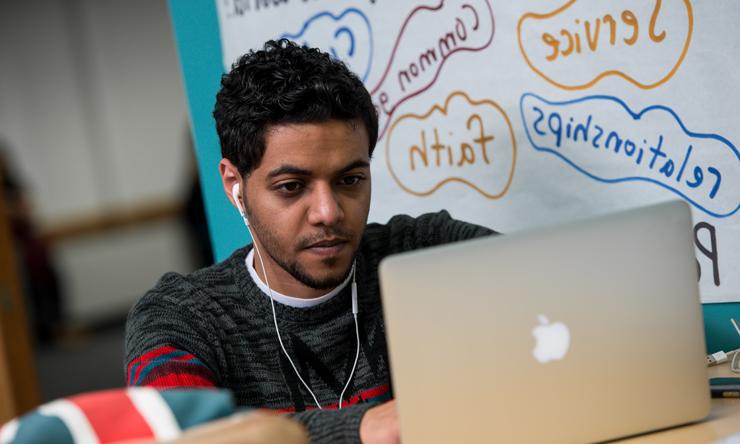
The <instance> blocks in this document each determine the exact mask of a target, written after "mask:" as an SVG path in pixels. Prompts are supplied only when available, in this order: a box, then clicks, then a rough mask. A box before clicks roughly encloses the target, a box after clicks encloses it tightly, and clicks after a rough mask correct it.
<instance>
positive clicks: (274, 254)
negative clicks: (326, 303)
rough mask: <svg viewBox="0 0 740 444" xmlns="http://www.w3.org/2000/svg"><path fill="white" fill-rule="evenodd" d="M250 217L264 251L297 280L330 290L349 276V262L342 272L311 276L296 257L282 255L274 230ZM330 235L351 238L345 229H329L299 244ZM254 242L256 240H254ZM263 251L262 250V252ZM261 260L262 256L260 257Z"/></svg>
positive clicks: (330, 260) (334, 260)
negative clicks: (289, 257) (290, 257)
mask: <svg viewBox="0 0 740 444" xmlns="http://www.w3.org/2000/svg"><path fill="white" fill-rule="evenodd" d="M248 217H249V225H250V227H251V233H252V234H253V237H254V233H255V232H259V240H260V244H261V245H262V246H263V247H264V250H265V251H263V252H264V253H267V254H268V255H269V256H270V258H272V260H273V261H274V262H275V263H276V264H278V266H280V268H282V269H283V270H285V271H287V272H288V273H289V274H290V275H291V276H293V278H294V279H295V280H297V281H298V282H300V283H302V284H303V285H305V286H307V287H310V288H313V289H314V290H330V289H333V288H335V287H336V286H338V285H339V284H341V283H342V282H344V280H345V279H346V278H347V275H348V274H349V272H350V269H351V268H352V264H351V263H350V264H348V265H347V268H346V269H345V270H343V271H342V272H341V273H337V274H335V275H330V276H324V277H316V276H311V275H310V274H309V273H308V271H306V270H305V268H304V267H302V266H301V264H300V263H298V261H297V260H295V259H292V260H291V259H288V258H287V257H282V256H281V255H280V253H284V252H281V251H280V248H279V246H278V241H277V239H276V238H275V236H273V234H272V232H271V231H270V230H269V229H267V228H266V227H265V226H264V225H262V223H261V222H260V221H259V220H258V219H255V218H254V217H253V216H252V215H251V214H248ZM329 236H336V237H341V238H343V239H347V240H349V239H350V238H351V235H350V234H349V233H347V232H345V231H342V230H336V229H335V230H329V229H327V230H326V231H325V233H324V234H322V235H320V236H315V237H312V238H310V239H302V240H301V241H300V242H299V243H298V245H299V247H301V246H306V247H307V246H308V245H310V244H311V243H313V242H316V241H319V240H321V239H323V238H325V237H329ZM252 242H254V240H252ZM261 253H262V252H261ZM353 255H354V253H353ZM260 260H262V259H261V257H260ZM338 260H339V259H338V258H336V257H330V258H325V259H323V260H322V262H323V263H324V264H326V265H328V266H332V265H334V264H335V263H337V261H338Z"/></svg>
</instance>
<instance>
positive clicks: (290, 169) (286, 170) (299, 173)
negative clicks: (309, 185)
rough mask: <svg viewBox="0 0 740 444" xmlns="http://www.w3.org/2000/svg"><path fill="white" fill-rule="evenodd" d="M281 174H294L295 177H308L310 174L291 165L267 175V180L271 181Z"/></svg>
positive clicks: (281, 167) (283, 166) (276, 169)
mask: <svg viewBox="0 0 740 444" xmlns="http://www.w3.org/2000/svg"><path fill="white" fill-rule="evenodd" d="M283 174H294V175H296V176H310V175H311V172H310V171H308V170H304V169H303V168H298V167H296V166H292V165H282V166H280V167H278V168H275V169H274V170H272V171H270V172H269V173H267V178H268V179H272V178H275V177H277V176H282V175H283Z"/></svg>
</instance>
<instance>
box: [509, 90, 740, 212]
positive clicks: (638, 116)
mask: <svg viewBox="0 0 740 444" xmlns="http://www.w3.org/2000/svg"><path fill="white" fill-rule="evenodd" d="M526 97H533V98H535V99H536V100H539V101H541V102H543V103H546V104H548V105H550V106H562V105H571V104H573V103H579V102H586V101H588V100H607V101H611V102H616V103H617V104H619V105H620V106H621V107H622V108H624V110H625V111H626V112H627V114H629V116H630V117H631V118H632V119H633V120H640V119H642V116H643V115H645V114H647V113H648V112H650V111H653V110H658V111H664V112H667V113H668V114H670V115H671V116H672V117H673V118H674V119H675V120H676V122H677V123H678V125H679V126H680V127H681V130H683V132H684V134H686V135H687V136H691V137H694V138H697V139H713V140H717V141H719V142H721V143H723V144H724V145H726V146H727V147H728V148H729V149H730V151H732V152H733V153H734V154H735V157H737V159H738V161H740V151H738V149H737V148H736V147H735V145H733V144H732V142H730V141H729V140H727V139H726V138H725V137H723V136H720V135H719V134H713V133H696V132H693V131H690V130H689V129H688V128H686V125H684V123H683V121H682V120H681V118H680V117H679V116H678V114H676V112H675V111H673V110H672V109H671V108H668V107H667V106H664V105H652V106H648V107H645V108H643V109H642V110H641V111H639V112H635V111H632V109H631V108H630V107H629V106H628V105H627V104H626V103H624V102H623V101H622V100H621V99H619V98H618V97H614V96H609V95H604V94H599V95H593V96H585V97H581V98H578V99H571V100H564V101H562V102H556V101H550V100H547V99H545V98H544V97H540V96H538V95H537V94H534V93H531V92H525V93H524V94H522V96H521V97H520V98H519V115H520V116H521V118H522V126H524V132H525V133H526V135H527V140H528V141H529V144H530V145H531V146H532V148H533V149H535V150H537V151H540V152H548V153H550V154H554V155H555V156H557V157H559V158H560V159H561V160H562V161H564V162H565V163H567V164H568V165H570V166H572V167H573V168H575V170H576V171H578V172H579V173H581V174H583V175H585V176H587V177H589V178H591V179H593V180H596V181H599V182H602V183H608V184H613V183H621V182H630V181H637V182H639V181H644V182H649V183H654V184H655V185H658V186H660V187H662V188H664V189H666V190H668V191H671V192H673V193H675V194H677V195H678V196H680V197H681V198H683V199H685V200H686V201H687V202H689V203H690V204H691V205H693V206H694V207H696V208H698V209H699V210H701V211H703V212H705V213H706V214H708V215H710V216H713V217H716V218H718V219H719V218H724V217H730V216H732V215H734V214H735V213H737V212H738V211H739V210H740V203H738V205H737V206H736V207H735V209H734V210H732V211H730V212H729V213H724V214H722V213H717V212H714V211H711V210H709V209H707V208H704V206H702V205H700V204H699V203H698V202H695V201H694V200H693V199H691V198H690V197H688V196H687V195H686V194H684V193H683V192H681V191H679V190H677V189H675V188H672V187H670V186H669V185H666V184H665V183H663V182H660V181H658V180H655V179H651V178H649V177H641V176H629V177H621V178H616V179H606V178H603V177H599V176H597V175H595V174H592V173H590V172H589V171H586V170H585V169H584V168H582V167H580V166H579V165H576V163H575V161H573V160H571V159H569V158H567V157H565V156H564V155H563V154H561V153H560V152H559V151H558V150H556V149H554V148H550V147H547V146H542V147H541V146H537V145H535V143H534V142H533V141H532V135H531V134H530V132H529V127H528V126H527V118H526V117H525V116H524V99H525V98H526Z"/></svg>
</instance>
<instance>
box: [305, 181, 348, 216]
mask: <svg viewBox="0 0 740 444" xmlns="http://www.w3.org/2000/svg"><path fill="white" fill-rule="evenodd" d="M343 217H344V212H343V211H342V206H341V205H340V204H339V200H338V198H337V195H336V193H335V192H334V190H333V189H332V187H331V186H329V185H327V184H321V185H317V186H316V187H315V189H314V190H313V193H312V196H311V208H310V209H309V214H308V221H309V223H310V224H311V225H325V226H333V225H336V224H337V223H339V222H340V221H341V220H342V218H343Z"/></svg>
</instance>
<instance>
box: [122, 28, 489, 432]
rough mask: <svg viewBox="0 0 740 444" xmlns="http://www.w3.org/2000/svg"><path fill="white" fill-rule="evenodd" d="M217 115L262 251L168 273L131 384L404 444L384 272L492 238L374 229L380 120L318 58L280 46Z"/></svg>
mask: <svg viewBox="0 0 740 444" xmlns="http://www.w3.org/2000/svg"><path fill="white" fill-rule="evenodd" d="M214 117H215V119H216V125H217V130H218V134H219V137H220V141H221V150H222V155H223V159H222V161H221V163H220V165H219V168H220V173H221V178H222V180H223V186H224V191H225V193H226V195H227V196H228V198H229V199H230V200H231V202H232V204H233V205H234V206H235V208H237V209H238V210H239V211H240V213H243V215H244V216H245V222H246V223H247V225H248V229H249V230H250V233H251V235H252V238H253V246H252V245H248V246H246V247H244V248H242V249H239V250H237V251H235V252H234V253H233V254H232V256H231V257H229V258H228V259H226V260H225V261H223V262H221V263H218V264H215V265H213V266H211V267H208V268H205V269H203V270H200V271H197V272H195V273H193V274H191V275H188V276H181V275H178V274H174V273H169V274H167V275H165V276H164V277H163V278H162V279H161V280H160V281H159V283H158V284H157V285H156V286H155V287H154V288H153V289H152V290H151V291H149V292H148V293H147V294H146V295H145V296H144V297H143V298H142V299H141V300H140V301H139V302H138V303H137V304H136V306H135V307H134V308H133V309H132V311H131V313H130V314H129V319H128V324H127V333H126V362H127V375H128V384H129V385H154V386H159V387H187V386H201V387H202V386H218V387H226V388H229V389H231V390H232V391H233V393H234V396H235V399H236V401H237V403H239V404H240V405H248V406H253V407H263V408H269V409H276V410H281V411H285V412H294V413H293V414H294V416H295V418H296V419H298V420H299V421H301V422H302V423H303V424H304V425H305V426H306V428H307V429H308V432H309V434H310V436H311V439H312V440H313V441H314V442H332V443H338V442H358V441H360V440H361V441H362V442H363V443H373V442H397V441H398V426H397V421H396V412H395V403H394V401H391V399H392V391H391V387H390V375H389V368H388V353H387V350H386V342H385V331H384V325H383V317H382V311H381V303H380V297H379V289H378V273H377V271H378V270H377V269H378V263H379V262H380V260H381V259H382V258H384V257H386V256H388V255H389V254H393V253H400V252H403V251H408V250H413V249H417V248H423V247H427V246H431V245H439V244H443V243H447V242H452V241H456V240H460V239H468V238H471V237H476V236H483V235H486V234H490V233H492V232H491V231H490V230H488V229H485V228H481V227H477V226H474V225H469V224H466V223H463V222H458V221H455V220H452V219H451V218H450V217H449V215H448V214H447V213H446V212H440V213H436V214H428V215H424V216H420V217H418V218H411V217H409V216H396V217H394V218H392V219H391V220H390V221H389V222H388V223H387V224H385V225H380V224H370V225H366V222H367V215H368V211H369V206H370V188H371V186H370V157H371V155H372V152H373V149H374V147H375V143H376V139H377V134H378V120H377V114H376V111H375V108H374V107H373V104H372V102H371V99H370V96H369V94H368V92H367V90H366V89H365V88H364V86H363V85H362V82H361V81H360V80H359V79H358V78H357V77H356V76H355V75H354V74H352V73H351V72H350V71H349V70H348V69H347V68H346V67H345V66H344V65H343V64H342V63H341V62H338V61H336V60H333V59H331V58H330V57H329V55H327V54H325V53H322V52H320V51H318V50H317V49H307V48H301V47H298V46H296V45H295V44H293V43H290V42H288V41H285V40H281V41H277V42H275V41H270V42H267V43H266V44H265V46H264V49H263V50H260V51H256V52H250V53H248V54H247V55H245V56H243V57H242V58H241V59H240V60H239V61H238V62H237V63H236V64H235V65H234V67H233V69H232V71H231V72H230V73H229V74H226V75H224V77H223V78H222V82H221V90H220V92H219V93H218V96H217V99H216V107H215V111H214ZM235 211H236V210H235ZM245 229H246V228H245ZM353 307H356V309H353ZM354 312H357V313H356V316H355V313H354ZM423 334H424V332H419V335H420V337H422V336H423Z"/></svg>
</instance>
